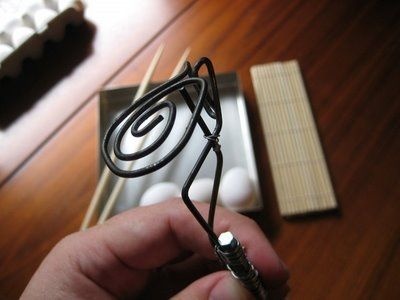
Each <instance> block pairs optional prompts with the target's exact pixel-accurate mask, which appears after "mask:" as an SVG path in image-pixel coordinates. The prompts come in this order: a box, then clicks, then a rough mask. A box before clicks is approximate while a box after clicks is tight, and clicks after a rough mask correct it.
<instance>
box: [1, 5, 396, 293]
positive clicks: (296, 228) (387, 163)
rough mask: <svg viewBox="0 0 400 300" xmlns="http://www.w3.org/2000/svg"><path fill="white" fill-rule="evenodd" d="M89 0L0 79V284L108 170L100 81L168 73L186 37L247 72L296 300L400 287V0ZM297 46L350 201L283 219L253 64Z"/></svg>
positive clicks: (34, 257) (17, 276) (277, 240)
mask: <svg viewBox="0 0 400 300" xmlns="http://www.w3.org/2000/svg"><path fill="white" fill-rule="evenodd" d="M107 3H111V2H109V1H105V0H104V1H88V7H87V19H88V23H86V24H83V25H82V26H81V27H79V28H77V29H70V31H69V33H68V34H67V35H66V38H65V39H64V40H63V41H61V42H59V43H50V44H49V45H48V46H46V47H48V49H49V50H45V51H47V52H45V56H44V58H42V59H41V60H40V61H38V62H28V63H27V66H26V67H25V69H24V72H23V73H22V74H21V76H19V77H18V78H17V79H13V80H2V81H1V82H0V97H1V101H0V105H1V109H0V126H1V131H0V182H1V184H0V237H1V239H0V299H15V298H18V296H19V295H20V294H21V292H22V290H23V289H24V287H25V286H26V284H27V282H28V281H29V278H30V277H31V276H32V274H33V272H34V271H35V269H36V268H37V267H38V265H39V264H40V262H41V260H42V259H43V258H44V257H45V255H46V254H47V253H48V252H49V250H50V249H51V248H52V247H53V246H54V245H55V244H56V243H57V242H58V241H59V240H60V239H61V238H63V237H64V236H66V235H67V234H69V233H72V232H74V231H76V230H78V228H79V225H80V222H81V221H82V218H83V215H84V213H85V210H86V208H87V206H88V204H89V201H90V198H91V196H92V194H93V191H94V188H95V185H96V180H97V162H98V159H99V158H98V157H97V145H98V136H97V121H98V111H97V101H98V96H97V91H98V90H100V89H102V88H104V87H111V86H112V87H115V86H121V85H130V84H137V83H138V82H139V81H140V80H141V78H142V76H143V74H144V72H145V69H146V68H147V66H148V64H149V62H150V60H151V57H152V55H153V54H154V52H155V50H156V48H157V47H158V46H159V44H160V43H162V42H164V43H166V49H165V54H164V55H163V58H162V60H161V62H160V65H159V69H158V70H157V73H156V76H155V80H160V79H166V78H167V77H168V76H169V74H170V72H171V71H172V69H173V67H174V65H175V63H176V61H177V59H178V58H179V57H180V55H181V53H182V52H183V50H184V49H185V48H186V47H188V46H190V47H191V48H192V52H191V55H190V60H191V61H194V60H196V59H197V58H199V57H200V56H208V57H210V58H211V59H212V61H213V62H214V65H215V68H216V70H217V72H220V73H222V72H226V71H237V72H238V74H239V75H240V77H241V80H242V86H243V90H244V93H245V96H246V101H247V106H248V109H249V118H250V120H251V124H250V125H251V129H252V135H253V139H254V142H255V149H254V151H255V154H256V158H257V164H258V172H259V177H260V179H261V180H260V181H261V189H262V194H263V199H264V206H265V208H264V211H262V212H259V213H252V214H251V215H250V216H251V217H253V218H254V219H255V220H256V221H257V222H258V223H259V224H260V226H261V227H262V228H263V229H264V231H265V233H266V234H267V236H268V237H269V238H270V240H271V241H272V243H273V245H274V247H275V249H276V250H277V252H278V253H279V254H280V255H281V257H282V258H283V260H284V261H285V262H286V264H287V265H288V267H289V269H290V271H291V279H290V286H291V289H292V291H291V298H292V299H399V298H400V285H399V280H400V259H399V257H400V222H399V216H400V187H399V186H400V172H399V170H400V159H399V153H400V142H399V127H400V119H399V112H400V101H399V100H400V99H399V94H400V83H399V78H400V67H399V56H400V42H399V41H400V5H399V4H397V1H327V0H326V1H324V0H322V1H316V0H313V1H300V0H293V1H227V0H226V1H225V0H222V1H194V0H193V1H189V0H187V1H184V0H179V1H178V0H177V1H127V0H126V1H122V0H121V1H113V2H112V3H113V4H112V5H110V4H107ZM290 59H297V60H298V61H299V64H300V68H301V70H302V72H303V77H304V81H305V83H306V86H307V91H308V94H309V98H310V100H311V105H312V108H313V112H314V116H315V119H316V123H317V125H318V129H319V135H320V138H321V141H322V144H323V148H324V151H325V156H326V158H327V161H328V166H329V169H330V173H331V177H332V179H333V184H334V188H335V192H336V196H337V199H338V202H339V205H340V208H339V210H337V211H333V212H330V213H326V214H323V215H313V216H304V217H297V218H292V219H282V218H281V217H280V216H279V214H278V210H277V206H276V202H275V194H274V189H273V185H272V180H271V174H270V171H269V162H268V158H267V152H266V149H265V141H264V140H263V138H262V136H263V135H262V131H261V125H260V120H259V116H258V114H259V112H258V109H257V106H256V101H255V96H254V92H253V88H252V84H251V79H250V74H249V68H250V67H251V66H252V65H255V64H261V63H266V62H272V61H277V60H279V61H285V60H290Z"/></svg>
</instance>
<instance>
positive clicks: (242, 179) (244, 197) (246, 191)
mask: <svg viewBox="0 0 400 300" xmlns="http://www.w3.org/2000/svg"><path fill="white" fill-rule="evenodd" d="M219 197H220V199H221V202H222V204H223V205H224V206H226V207H229V208H233V209H240V208H244V207H247V206H249V205H250V204H251V202H252V201H253V199H254V185H253V182H252V180H251V179H250V177H249V174H248V172H247V170H245V169H243V168H239V167H236V168H232V169H230V170H229V171H228V172H226V173H225V175H224V176H223V177H222V180H221V185H220V190H219Z"/></svg>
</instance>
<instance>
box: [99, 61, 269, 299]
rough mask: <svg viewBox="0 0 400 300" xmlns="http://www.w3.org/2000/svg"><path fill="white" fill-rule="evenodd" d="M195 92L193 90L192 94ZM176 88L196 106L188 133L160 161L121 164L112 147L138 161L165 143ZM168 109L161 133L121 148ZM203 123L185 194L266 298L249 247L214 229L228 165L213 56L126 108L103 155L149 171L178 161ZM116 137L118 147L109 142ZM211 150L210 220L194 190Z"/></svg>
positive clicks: (232, 265)
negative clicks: (191, 193) (145, 142)
mask: <svg viewBox="0 0 400 300" xmlns="http://www.w3.org/2000/svg"><path fill="white" fill-rule="evenodd" d="M202 68H203V69H205V70H206V71H207V73H208V74H207V75H208V76H206V77H200V76H199V71H200V69H202ZM189 91H192V93H190V92H189ZM176 92H177V93H178V94H180V95H181V97H182V98H183V100H184V101H185V103H186V105H187V106H188V108H189V109H190V111H191V118H190V120H189V124H188V125H187V127H186V130H185V132H184V134H183V135H182V137H181V138H180V140H179V141H178V142H177V144H176V145H175V146H174V147H173V148H172V150H170V151H169V152H168V153H167V154H165V155H164V156H163V157H162V158H161V159H159V160H158V161H156V162H153V163H151V164H149V165H146V166H144V167H140V168H136V169H133V170H126V169H123V168H122V167H120V166H119V165H118V164H117V163H115V162H114V159H113V158H112V157H111V155H110V152H114V155H115V157H116V158H117V159H119V160H121V161H134V160H138V159H140V158H143V157H145V156H147V155H149V154H150V153H152V152H153V151H155V150H156V149H157V148H158V147H160V146H161V145H162V143H163V142H164V141H165V140H166V138H167V137H168V135H169V134H170V132H171V129H172V127H173V124H174V121H175V117H176V104H175V103H174V101H173V100H171V99H170V98H168V97H167V96H168V95H169V94H171V93H176ZM193 94H194V95H195V96H193ZM162 109H168V111H169V114H168V118H167V120H166V125H165V127H164V129H163V131H162V132H161V134H160V135H159V136H158V137H157V138H156V139H155V140H154V141H153V142H152V143H151V144H150V145H148V146H146V147H144V148H143V149H140V150H139V151H136V152H134V153H124V152H123V151H122V150H121V143H122V138H123V136H124V135H125V134H126V133H127V131H128V130H130V131H131V135H132V136H133V137H137V138H140V137H143V136H145V135H146V134H148V133H149V132H150V131H151V130H152V129H154V127H155V126H157V124H159V123H160V122H161V121H163V120H164V117H163V116H162V115H161V114H159V112H160V111H161V110H162ZM203 109H204V110H205V112H206V114H207V115H208V116H209V117H210V118H212V119H213V120H214V124H215V126H214V128H212V129H210V128H209V126H207V124H206V122H205V121H204V119H203V117H202V116H201V112H202V110H203ZM197 125H198V126H200V128H201V130H202V132H203V133H204V137H205V139H206V144H205V146H204V148H203V149H202V152H201V154H200V156H199V157H198V158H197V161H196V162H195V164H194V167H193V169H192V170H191V171H190V174H189V176H188V178H187V179H186V181H185V183H184V184H183V187H182V194H181V195H182V199H183V201H184V203H185V204H186V206H187V207H188V209H189V210H190V212H191V213H192V214H193V216H194V217H195V218H196V220H197V221H198V222H199V224H200V225H201V226H202V227H203V229H204V230H205V231H206V232H207V234H208V237H209V239H210V243H211V245H212V246H213V247H214V249H215V253H216V255H217V256H218V258H219V259H220V261H221V262H222V263H223V264H224V265H225V266H226V267H227V269H228V270H230V272H231V273H232V275H233V276H234V277H235V278H237V279H238V280H240V281H241V282H242V284H243V285H244V286H245V287H246V288H247V289H248V290H250V291H251V292H252V293H253V294H254V295H255V296H256V297H257V298H260V299H266V296H267V292H266V290H265V289H264V287H263V285H262V282H261V279H260V277H259V275H258V272H257V270H256V269H255V268H254V267H253V265H252V264H251V263H250V262H249V260H248V259H247V258H246V255H245V252H244V248H243V247H242V246H241V244H240V242H239V241H238V239H236V238H235V236H234V235H233V234H232V233H231V232H224V233H221V234H220V235H219V236H217V235H216V233H215V232H214V230H213V223H214V215H215V208H216V204H217V196H218V189H219V184H220V179H221V173H222V164H223V157H222V152H221V147H220V144H219V140H218V137H219V134H220V131H221V127H222V114H221V106H220V100H219V95H218V88H217V81H216V77H215V73H214V68H213V65H212V63H211V61H210V60H209V59H208V58H206V57H203V58H201V59H200V60H199V61H198V62H197V63H196V64H195V65H194V67H192V66H191V65H190V63H189V62H186V64H185V66H184V68H183V70H182V71H181V73H180V74H178V75H177V76H175V77H173V78H172V79H170V80H169V81H167V82H165V83H163V84H161V85H160V86H158V87H156V88H154V89H153V90H151V91H150V92H148V93H147V94H145V95H144V96H143V97H141V98H139V99H138V100H136V101H135V102H134V103H133V104H132V105H130V106H129V107H128V108H127V109H126V110H124V111H123V112H122V113H121V114H120V115H119V116H118V117H117V118H116V119H115V120H114V122H113V123H112V124H111V126H110V127H109V129H108V130H107V132H106V134H105V136H104V140H103V143H102V149H101V150H102V155H103V157H104V160H105V162H106V164H107V166H108V167H109V168H110V169H111V171H112V172H113V173H115V174H116V175H118V176H121V177H127V178H134V177H139V176H143V175H146V174H149V173H151V172H154V171H157V170H159V169H160V168H162V167H164V166H165V165H167V164H168V163H169V162H170V161H171V160H173V159H174V158H175V157H176V156H177V155H178V154H179V153H180V152H181V151H182V149H183V148H184V147H185V145H186V144H187V143H188V141H189V139H190V138H191V136H192V134H193V131H194V129H195V127H196V126H197ZM111 141H113V145H112V146H110V145H109V144H110V142H111ZM109 148H111V149H109ZM211 150H213V152H214V153H215V156H216V168H215V174H214V185H213V190H212V197H211V201H210V208H209V213H208V221H206V220H205V219H204V218H203V217H202V215H201V214H200V212H199V211H198V210H197V209H196V207H195V205H194V204H193V202H192V201H191V199H190V198H189V189H190V187H191V185H192V183H193V181H194V180H195V178H196V175H197V174H198V172H199V170H200V169H201V166H202V165H203V163H204V161H205V159H206V158H207V156H208V154H209V153H210V151H211Z"/></svg>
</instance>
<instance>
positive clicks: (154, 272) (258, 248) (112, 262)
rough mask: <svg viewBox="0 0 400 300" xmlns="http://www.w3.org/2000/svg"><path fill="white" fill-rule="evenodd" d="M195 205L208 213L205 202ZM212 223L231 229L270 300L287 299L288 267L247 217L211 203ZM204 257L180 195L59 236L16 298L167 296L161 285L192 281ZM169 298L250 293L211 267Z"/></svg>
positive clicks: (207, 255)
mask: <svg viewBox="0 0 400 300" xmlns="http://www.w3.org/2000/svg"><path fill="white" fill-rule="evenodd" d="M196 206H197V207H198V209H199V211H200V212H201V213H202V214H206V213H207V209H208V205H206V204H202V203H198V204H196ZM214 228H215V232H216V233H217V234H219V233H220V232H224V231H231V232H233V233H234V234H235V236H236V237H237V238H238V239H239V240H240V242H241V244H242V245H243V246H244V247H245V249H246V255H247V257H248V259H249V260H250V261H251V262H252V264H253V265H254V266H255V267H256V268H257V270H258V272H259V274H260V276H261V278H262V280H263V282H264V284H265V286H266V288H267V289H268V291H269V295H270V298H271V299H274V298H275V299H282V298H284V297H285V296H286V294H287V292H288V286H287V284H286V281H287V279H288V272H287V270H286V268H285V267H284V265H283V263H282V262H281V261H280V259H279V258H278V256H277V255H276V253H275V252H274V250H273V249H272V247H271V245H270V244H269V242H268V240H267V239H266V238H265V236H264V234H263V233H262V231H261V230H260V228H259V227H258V226H257V225H256V223H255V222H254V221H252V220H251V219H249V218H247V217H245V216H243V215H240V214H237V213H234V212H230V211H228V210H225V209H223V208H217V211H216V217H215V225H214ZM190 254H192V255H190ZM201 259H203V261H202V263H201V264H200V265H199V264H198V262H199V260H201ZM204 259H208V260H215V259H216V257H215V254H214V250H213V248H212V247H211V245H210V242H209V239H208V236H207V234H206V233H205V232H204V231H203V229H202V228H201V227H200V225H199V224H198V223H197V222H196V220H195V219H194V218H193V216H192V215H191V214H190V212H189V211H188V209H187V208H186V206H185V205H184V204H183V202H182V200H177V199H175V200H171V201H166V202H164V203H161V204H157V205H152V206H146V207H138V208H135V209H132V210H129V211H127V212H124V213H122V214H119V215H117V216H115V217H113V218H111V219H110V220H109V221H107V222H106V223H105V224H103V225H100V226H95V227H93V228H91V229H89V230H86V231H84V232H78V233H74V234H71V235H69V236H67V237H66V238H64V239H63V240H62V241H61V242H60V243H58V244H57V245H56V246H55V247H54V249H53V250H52V251H51V252H50V253H49V254H48V256H47V257H46V258H45V259H44V261H43V262H42V264H41V265H40V267H39V269H38V270H37V271H36V273H35V274H34V276H33V277H32V279H31V281H30V282H29V284H28V286H27V287H26V289H25V291H24V293H23V294H22V296H21V299H70V298H75V299H76V298H80V299H112V298H128V297H130V298H135V297H136V298H137V297H143V298H146V299H148V298H150V297H157V298H159V297H167V295H166V294H165V293H166V291H165V290H164V291H163V290H162V289H164V288H165V289H166V288H169V291H168V292H176V290H175V288H173V287H174V286H179V283H185V284H186V282H185V281H187V280H183V279H187V278H191V277H192V275H194V273H196V272H194V271H193V270H196V269H201V268H204V267H207V266H208V265H209V264H207V263H204ZM172 262H173V263H172ZM214 264H215V265H217V263H216V262H214ZM206 269H207V268H206ZM160 274H162V275H161V276H160ZM181 279H182V280H181ZM162 281H167V282H169V283H167V284H166V283H165V282H162ZM171 286H172V288H171ZM179 288H181V287H179ZM182 288H183V287H182ZM178 291H179V290H178ZM157 295H158V296H157ZM160 295H163V296H160ZM170 296H171V295H168V297H170ZM175 297H176V299H191V298H193V299H248V298H251V295H250V294H249V292H248V291H247V290H246V289H245V288H244V287H243V286H242V285H241V284H240V283H239V281H238V280H236V279H234V278H233V277H232V275H231V274H230V273H229V272H228V271H218V272H213V273H211V274H208V275H205V276H202V277H200V278H199V279H197V280H195V281H194V282H192V283H191V284H189V285H188V286H186V287H184V288H183V290H180V292H179V293H178V294H176V295H175Z"/></svg>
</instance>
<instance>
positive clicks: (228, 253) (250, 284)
mask: <svg viewBox="0 0 400 300" xmlns="http://www.w3.org/2000/svg"><path fill="white" fill-rule="evenodd" d="M218 242H219V246H218V245H217V246H215V252H216V254H217V256H218V257H219V259H220V260H221V261H222V263H223V264H224V265H225V266H226V267H227V268H228V270H229V271H231V274H232V275H233V277H235V278H237V279H238V280H240V282H241V283H242V284H243V285H244V286H245V287H246V288H247V289H248V290H249V291H251V292H252V293H253V295H255V296H256V297H257V298H258V299H267V291H266V290H265V288H264V286H263V285H262V282H261V279H260V277H259V276H258V271H257V270H256V269H255V268H254V266H253V265H252V264H251V262H250V261H249V260H248V259H247V257H246V254H245V253H244V248H243V247H242V245H241V244H240V242H239V240H238V239H236V238H235V236H234V235H233V234H232V233H231V232H229V231H227V232H224V233H221V234H220V236H219V237H218Z"/></svg>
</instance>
